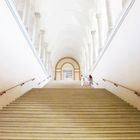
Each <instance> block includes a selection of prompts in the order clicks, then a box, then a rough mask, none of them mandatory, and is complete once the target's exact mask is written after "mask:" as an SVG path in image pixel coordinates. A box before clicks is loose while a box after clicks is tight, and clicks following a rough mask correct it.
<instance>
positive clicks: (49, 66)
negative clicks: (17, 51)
mask: <svg viewBox="0 0 140 140" xmlns="http://www.w3.org/2000/svg"><path fill="white" fill-rule="evenodd" d="M47 54H48V57H47V58H48V59H47V70H48V73H49V75H50V71H51V59H50V57H51V52H48V53H47Z"/></svg>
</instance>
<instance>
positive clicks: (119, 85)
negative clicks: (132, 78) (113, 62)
mask: <svg viewBox="0 0 140 140" xmlns="http://www.w3.org/2000/svg"><path fill="white" fill-rule="evenodd" d="M102 80H103V81H104V82H109V83H112V84H113V85H114V86H116V87H122V88H125V89H127V90H130V91H132V92H134V94H136V95H137V96H140V93H139V92H138V91H135V90H133V89H131V88H128V87H125V86H123V85H121V84H118V83H115V82H112V81H110V80H107V79H102Z"/></svg>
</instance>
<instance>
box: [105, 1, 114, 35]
mask: <svg viewBox="0 0 140 140" xmlns="http://www.w3.org/2000/svg"><path fill="white" fill-rule="evenodd" d="M105 4H106V14H107V24H108V34H107V35H109V34H110V32H111V31H112V29H113V20H112V13H111V5H110V1H109V0H105Z"/></svg>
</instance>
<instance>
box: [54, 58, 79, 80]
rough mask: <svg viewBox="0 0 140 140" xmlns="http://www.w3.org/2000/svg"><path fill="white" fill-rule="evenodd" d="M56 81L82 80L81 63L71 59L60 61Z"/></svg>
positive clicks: (56, 69) (56, 67)
mask: <svg viewBox="0 0 140 140" xmlns="http://www.w3.org/2000/svg"><path fill="white" fill-rule="evenodd" d="M54 80H80V66H79V63H78V62H77V61H76V60H75V59H73V58H70V57H65V58H62V59H60V60H59V61H58V62H57V64H56V66H55V76H54Z"/></svg>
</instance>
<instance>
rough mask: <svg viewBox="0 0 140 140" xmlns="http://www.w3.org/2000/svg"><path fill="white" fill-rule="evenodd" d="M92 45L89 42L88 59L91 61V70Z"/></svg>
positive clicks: (90, 63) (90, 62) (90, 64)
mask: <svg viewBox="0 0 140 140" xmlns="http://www.w3.org/2000/svg"><path fill="white" fill-rule="evenodd" d="M92 49H93V48H92V45H91V44H90V43H89V44H88V61H89V71H90V69H91V67H92Z"/></svg>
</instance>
